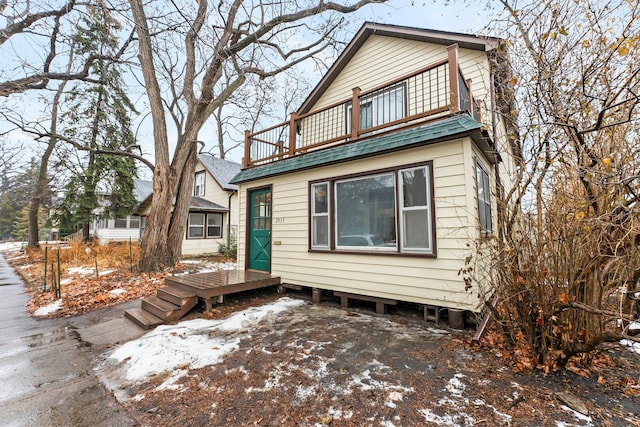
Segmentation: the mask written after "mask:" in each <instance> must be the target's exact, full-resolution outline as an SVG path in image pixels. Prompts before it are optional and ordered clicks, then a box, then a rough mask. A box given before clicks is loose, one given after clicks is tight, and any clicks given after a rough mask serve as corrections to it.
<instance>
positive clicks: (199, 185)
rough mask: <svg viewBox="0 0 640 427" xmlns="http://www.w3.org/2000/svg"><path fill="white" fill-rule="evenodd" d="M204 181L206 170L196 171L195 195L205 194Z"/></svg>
mask: <svg viewBox="0 0 640 427" xmlns="http://www.w3.org/2000/svg"><path fill="white" fill-rule="evenodd" d="M204 181H205V174H204V171H201V172H196V176H195V181H194V183H193V195H194V196H195V197H203V196H204Z"/></svg>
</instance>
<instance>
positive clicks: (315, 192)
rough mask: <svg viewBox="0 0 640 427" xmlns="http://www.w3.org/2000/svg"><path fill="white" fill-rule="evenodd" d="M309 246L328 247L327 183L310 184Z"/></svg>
mask: <svg viewBox="0 0 640 427" xmlns="http://www.w3.org/2000/svg"><path fill="white" fill-rule="evenodd" d="M311 247H312V248H320V249H329V183H328V182H321V183H318V184H312V185H311Z"/></svg>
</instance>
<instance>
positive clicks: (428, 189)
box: [398, 165, 433, 254]
mask: <svg viewBox="0 0 640 427" xmlns="http://www.w3.org/2000/svg"><path fill="white" fill-rule="evenodd" d="M420 169H423V170H424V171H425V174H424V175H425V181H426V182H425V189H426V195H425V197H426V198H425V200H426V205H417V206H408V207H405V206H404V185H403V184H404V175H403V172H410V171H415V170H420ZM432 179H433V178H432V176H431V168H430V167H429V165H423V166H417V167H412V168H407V169H400V170H398V188H399V198H398V210H399V215H398V216H399V218H398V219H399V223H400V234H401V236H402V237H401V238H400V244H401V246H400V250H401V252H404V253H407V252H415V253H428V254H430V253H433V218H432V214H431V213H432V212H433V209H432V207H431V204H432V201H431V180H432ZM410 211H426V213H427V224H426V225H427V236H429V245H428V246H427V247H422V248H420V247H407V246H406V242H407V240H408V239H407V231H408V230H406V229H405V212H410Z"/></svg>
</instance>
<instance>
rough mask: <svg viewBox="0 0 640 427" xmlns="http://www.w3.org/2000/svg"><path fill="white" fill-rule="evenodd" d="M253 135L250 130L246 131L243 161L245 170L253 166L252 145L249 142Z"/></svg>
mask: <svg viewBox="0 0 640 427" xmlns="http://www.w3.org/2000/svg"><path fill="white" fill-rule="evenodd" d="M250 134H251V133H250V132H249V131H248V130H245V131H244V159H242V167H244V168H245V169H246V168H248V167H249V165H250V164H251V144H250V142H249V135H250Z"/></svg>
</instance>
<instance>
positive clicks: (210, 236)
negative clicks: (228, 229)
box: [206, 212, 224, 239]
mask: <svg viewBox="0 0 640 427" xmlns="http://www.w3.org/2000/svg"><path fill="white" fill-rule="evenodd" d="M212 218H220V224H217V225H216V224H214V225H211V224H209V219H212ZM223 223H224V218H223V216H222V214H221V213H217V212H216V213H210V214H207V230H206V231H207V238H208V239H221V238H222V225H223ZM210 228H218V229H219V230H218V233H217V234H209V229H210Z"/></svg>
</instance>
